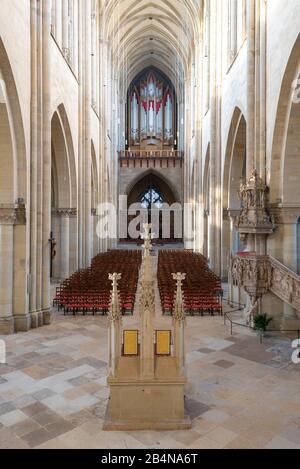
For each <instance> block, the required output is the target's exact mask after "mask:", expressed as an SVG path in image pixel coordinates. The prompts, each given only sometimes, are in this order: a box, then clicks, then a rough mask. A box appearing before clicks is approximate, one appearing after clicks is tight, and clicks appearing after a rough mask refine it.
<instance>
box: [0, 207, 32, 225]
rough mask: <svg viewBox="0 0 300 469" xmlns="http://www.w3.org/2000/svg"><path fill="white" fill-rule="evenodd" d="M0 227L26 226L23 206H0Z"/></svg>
mask: <svg viewBox="0 0 300 469" xmlns="http://www.w3.org/2000/svg"><path fill="white" fill-rule="evenodd" d="M0 225H26V207H25V205H24V204H16V205H3V204H1V205H0Z"/></svg>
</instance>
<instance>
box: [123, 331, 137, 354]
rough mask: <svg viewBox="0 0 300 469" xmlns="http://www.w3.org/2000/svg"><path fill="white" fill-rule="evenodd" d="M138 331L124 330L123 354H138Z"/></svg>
mask: <svg viewBox="0 0 300 469" xmlns="http://www.w3.org/2000/svg"><path fill="white" fill-rule="evenodd" d="M138 337H139V333H138V331H124V355H125V356H137V355H138V351H139V349H138Z"/></svg>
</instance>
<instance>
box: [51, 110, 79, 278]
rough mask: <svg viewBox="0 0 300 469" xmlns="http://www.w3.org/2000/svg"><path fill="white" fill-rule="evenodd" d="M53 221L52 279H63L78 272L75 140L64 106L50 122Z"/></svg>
mask: <svg viewBox="0 0 300 469" xmlns="http://www.w3.org/2000/svg"><path fill="white" fill-rule="evenodd" d="M51 148H52V159H51V177H52V221H51V225H52V226H51V230H52V235H53V237H54V239H55V242H56V245H55V255H54V254H53V256H51V258H52V259H51V277H53V278H57V279H63V278H67V277H69V275H70V273H71V272H73V271H74V270H76V268H77V232H78V226H77V216H76V215H77V212H76V209H77V178H76V165H75V155H74V147H73V140H72V136H71V131H70V126H69V121H68V118H67V114H66V111H65V108H64V106H63V105H62V104H61V105H60V106H59V107H58V108H57V110H56V111H55V112H54V114H53V117H52V120H51Z"/></svg>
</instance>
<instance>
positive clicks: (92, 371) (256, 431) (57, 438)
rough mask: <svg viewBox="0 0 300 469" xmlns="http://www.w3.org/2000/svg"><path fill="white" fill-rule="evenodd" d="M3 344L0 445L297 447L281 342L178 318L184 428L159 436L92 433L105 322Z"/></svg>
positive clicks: (294, 400)
mask: <svg viewBox="0 0 300 469" xmlns="http://www.w3.org/2000/svg"><path fill="white" fill-rule="evenodd" d="M135 320H136V318H133V319H128V320H127V321H135ZM164 321H170V319H168V318H164ZM5 340H6V342H7V349H8V365H5V366H1V367H0V448H1V449H2V448H107V449H110V448H163V449H168V448H171V449H175V448H199V449H201V448H300V405H299V396H300V366H296V365H292V364H291V362H290V354H291V350H290V341H289V340H287V339H284V338H280V339H279V338H277V339H276V338H266V339H265V340H264V344H263V345H260V344H259V341H258V339H257V337H256V336H255V335H253V334H252V333H250V332H249V331H248V330H247V329H246V330H245V329H242V328H239V327H237V328H236V329H235V333H234V335H233V336H230V330H229V325H227V326H224V323H223V320H222V318H217V317H216V318H188V320H187V344H188V355H187V368H188V382H189V384H188V387H187V390H186V407H187V410H188V412H189V414H190V415H191V417H192V419H193V429H192V430H190V431H178V432H176V431H175V432H163V433H156V432H147V431H146V432H129V433H118V432H116V433H105V432H103V431H102V423H103V416H104V412H105V409H106V405H107V399H108V389H107V387H106V374H107V363H106V362H107V319H106V318H102V317H97V318H89V317H88V318H82V317H76V318H73V317H71V316H70V317H62V316H56V318H55V321H54V323H53V324H52V325H51V326H48V327H45V328H41V329H37V330H33V331H31V332H29V333H27V334H18V335H16V336H12V337H6V338H5Z"/></svg>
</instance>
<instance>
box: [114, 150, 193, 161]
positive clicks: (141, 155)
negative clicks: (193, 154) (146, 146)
mask: <svg viewBox="0 0 300 469" xmlns="http://www.w3.org/2000/svg"><path fill="white" fill-rule="evenodd" d="M183 157H184V152H183V151H180V150H126V151H119V158H120V159H122V160H123V159H126V160H128V159H151V158H170V159H183Z"/></svg>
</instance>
